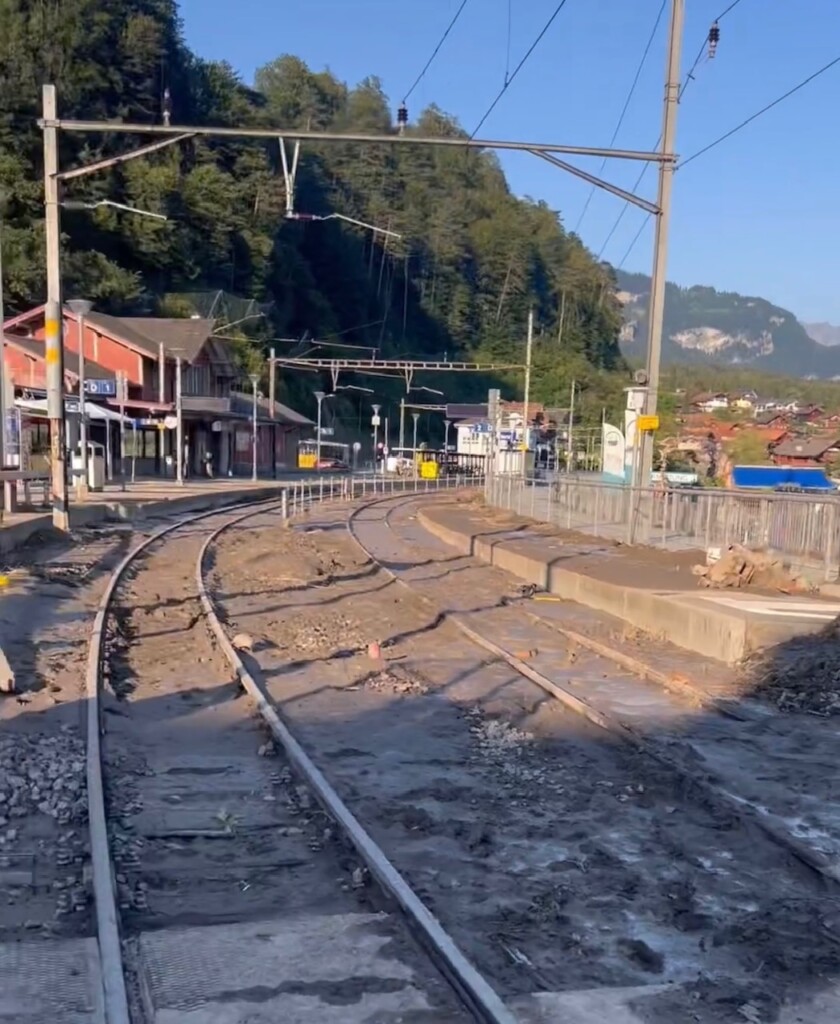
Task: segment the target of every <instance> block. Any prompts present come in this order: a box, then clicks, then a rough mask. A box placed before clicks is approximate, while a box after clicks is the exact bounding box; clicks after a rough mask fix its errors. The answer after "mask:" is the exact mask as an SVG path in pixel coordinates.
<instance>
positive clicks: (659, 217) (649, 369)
mask: <svg viewBox="0 0 840 1024" xmlns="http://www.w3.org/2000/svg"><path fill="white" fill-rule="evenodd" d="M684 15H685V0H671V25H670V30H669V35H668V63H667V71H666V75H665V101H664V109H663V113H662V156H663V159H662V160H661V161H660V163H659V192H658V197H657V202H656V205H657V206H658V207H659V213H657V214H656V215H655V216H656V234H655V239H654V248H653V270H652V272H651V284H650V309H649V312H648V349H647V364H646V367H645V371H646V374H647V381H646V383H647V389H648V390H647V397H646V401H645V412H646V413H647V415H648V416H654V415H655V414H656V409H657V401H658V397H659V367H660V362H661V358H662V330H663V325H664V319H665V279H666V265H667V259H668V230H669V225H670V220H671V193H672V191H673V185H674V167H675V159H674V157H673V153H674V146H675V143H676V137H677V107H678V105H679V96H680V77H681V75H680V56H681V52H682V35H683V18H684ZM669 155H670V156H671V159H664V158H665V157H666V156H669ZM637 444H639V445H640V446H641V458H639V459H637V460H636V465H637V466H638V469H639V474H638V477H637V479H635V480H634V484H635V486H636V487H647V486H648V484H649V483H650V474H651V469H652V468H653V434H642V435H641V436H640V437H639V438H638V441H637Z"/></svg>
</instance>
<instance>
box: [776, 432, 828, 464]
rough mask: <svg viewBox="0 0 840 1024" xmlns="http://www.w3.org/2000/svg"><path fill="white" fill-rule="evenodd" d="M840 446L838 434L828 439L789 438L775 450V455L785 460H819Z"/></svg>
mask: <svg viewBox="0 0 840 1024" xmlns="http://www.w3.org/2000/svg"><path fill="white" fill-rule="evenodd" d="M838 444H840V438H838V437H837V435H836V434H830V435H828V436H826V437H789V438H786V439H785V440H783V441H781V442H780V443H779V444H777V445H776V447H775V448H774V449H773V454H774V455H775V456H779V457H781V458H784V459H818V458H819V457H820V456H821V455H825V453H826V452H827V451H830V450H831V449H832V448H835V447H836V446H837V445H838Z"/></svg>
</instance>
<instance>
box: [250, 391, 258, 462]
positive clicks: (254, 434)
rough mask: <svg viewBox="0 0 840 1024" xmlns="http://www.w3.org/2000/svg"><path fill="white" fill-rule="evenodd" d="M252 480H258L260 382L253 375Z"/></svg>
mask: <svg viewBox="0 0 840 1024" xmlns="http://www.w3.org/2000/svg"><path fill="white" fill-rule="evenodd" d="M250 376H251V396H252V402H251V479H252V480H253V481H254V482H256V479H257V385H258V384H259V382H260V375H259V374H258V373H252V374H251V375H250Z"/></svg>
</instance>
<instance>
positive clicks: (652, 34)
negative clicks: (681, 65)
mask: <svg viewBox="0 0 840 1024" xmlns="http://www.w3.org/2000/svg"><path fill="white" fill-rule="evenodd" d="M667 3H668V0H662V3H661V4H660V6H659V12H658V13H657V15H656V20H655V21H654V23H653V28H652V29H651V30H650V35H649V36H648V41H647V43H646V44H645V48H644V52H643V53H642V59H641V60H640V61H639V66H638V67H637V68H636V74H635V75H634V76H633V81H632V83H631V84H630V89H629V91H628V93H627V97H626V99H625V100H624V106H623V107H622V108H621V113H620V114H619V116H618V121H617V122H616V125H615V129H614V131H613V133H612V138H611V139H610V141H609V143H608V148H612V146H613V145H614V144H615V140H616V139H617V138H618V133H619V132H620V131H621V126H622V125H623V124H624V118H625V117H626V116H627V111H628V110H629V109H630V103H631V101H632V99H633V96H634V94H635V92H636V86H637V85H638V84H639V79H640V78H641V76H642V71H643V70H644V66H645V64H646V63H647V59H648V56H649V54H650V51H651V47H652V46H653V41H654V39H655V38H656V33H657V31H658V30H659V23H660V22H661V21H662V15H663V14H664V13H665V7H666V5H667ZM607 160H608V157H604V159H603V160H602V161H601V166H600V167H599V168H598V172H597V173H598V175H599V176H600V175H602V174H603V173H604V169H605V168H606V166H607ZM597 190H598V188H597V186H596V185H593V186H592V188H591V189H590V190H589V195H588V196H587V197H586V202H585V203H584V204H583V209H582V210H581V212H580V216H579V217H578V219H577V224H575V227H574V233H575V234H577V233H578V231H579V230H580V226H581V224H582V223H583V218H584V217H585V216H586V211H587V210H588V209H589V204H590V203H591V202H592V198H593V196H594V195H595V193H596V192H597Z"/></svg>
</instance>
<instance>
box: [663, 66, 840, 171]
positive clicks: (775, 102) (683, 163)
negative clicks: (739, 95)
mask: <svg viewBox="0 0 840 1024" xmlns="http://www.w3.org/2000/svg"><path fill="white" fill-rule="evenodd" d="M835 64H840V57H835V58H834V60H830V61H829V62H828V64H824V65H823V66H822V67H821V68H820V69H819V71H815V72H814V73H813V74H811V75H808V77H807V78H804V79H803V80H802V81H801V82H800V83H799V84H798V85H795V86H794V87H793V88H792V89H788V91H787V92H786V93H783V95H781V96H778V97H777V98H776V99H775V100H773V102H772V103H768V104H767V106H765V107H762V108H761V110H757V111H756V112H755V113H754V114H751V115H750V116H749V117H748V118H746V120H744V121H742V122H741V123H740V124H737V125H735V127H734V128H730V129H729V131H728V132H725V133H724V134H723V135H721V136H720V137H719V138H717V139H715V140H714V142H710V143H709V144H708V145H707V146H704V147H703V148H702V149H698V150H697V152H696V153H692V154H691V156H687V157H686V158H685V160H681V161H680V162H679V163H678V164H677V166H676V170H680V169H681V168H683V167H685V166H686V164H690V163H691V161H692V160H696V159H697V157H698V156H702V155H703V154H704V153H708V152H709V150H710V149H714V148H715V146H719V145H720V144H721V142H725V141H726V139H731V138H732V136H733V135H735V134H736V133H737V132H739V131H741V129H742V128H746V127H747V125H748V124H752V122H753V121H755V120H757V119H758V118H759V117H761V116H762V115H763V114H766V113H767V111H768V110H772V109H773V107H778V105H779V104H780V103H783V102H784V101H785V100H786V99H788V98H789V97H791V96H793V94H794V93H797V92H799V90H800V89H804V88H805V86H806V85H810V83H811V82H813V81H814V79H815V78H819V77H820V75H824V74H825V73H826V71H830V70H831V68H833V67H834V66H835Z"/></svg>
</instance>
